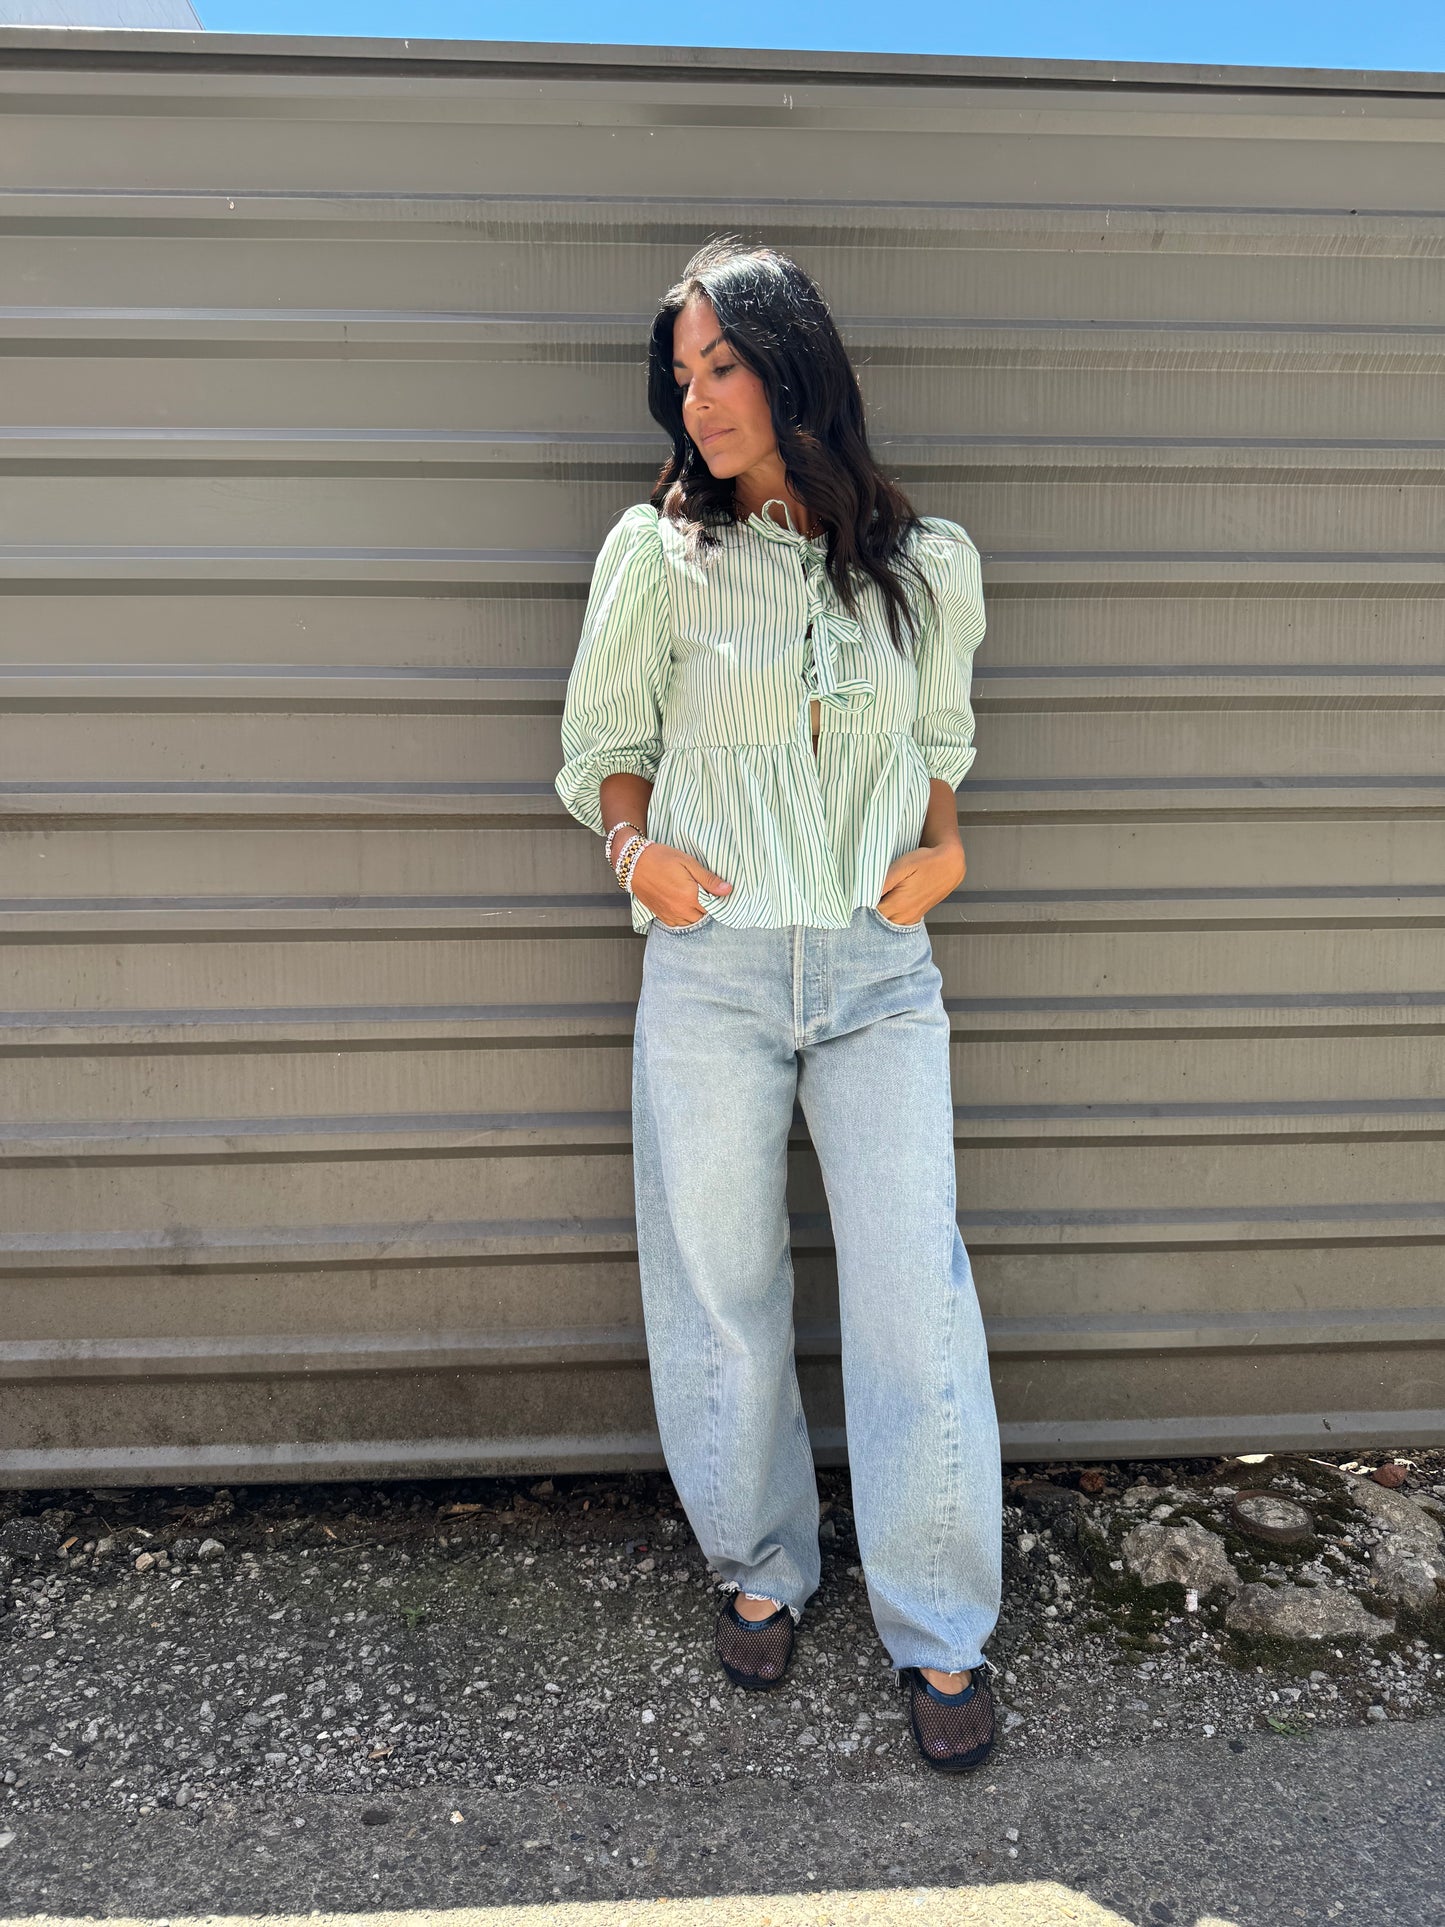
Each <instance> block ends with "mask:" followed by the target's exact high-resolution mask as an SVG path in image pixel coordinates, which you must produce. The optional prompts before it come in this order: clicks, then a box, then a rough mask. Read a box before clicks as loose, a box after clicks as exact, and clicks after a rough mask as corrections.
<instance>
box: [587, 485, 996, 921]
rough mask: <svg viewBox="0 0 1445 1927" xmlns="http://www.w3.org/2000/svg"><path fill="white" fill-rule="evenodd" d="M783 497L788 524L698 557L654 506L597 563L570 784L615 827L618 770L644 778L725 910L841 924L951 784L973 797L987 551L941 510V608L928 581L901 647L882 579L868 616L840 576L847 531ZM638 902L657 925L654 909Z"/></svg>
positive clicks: (932, 552) (713, 910)
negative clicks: (836, 547) (836, 553)
mask: <svg viewBox="0 0 1445 1927" xmlns="http://www.w3.org/2000/svg"><path fill="white" fill-rule="evenodd" d="M769 506H771V504H767V503H765V504H764V509H765V510H766V509H767V508H768V507H769ZM777 506H778V507H780V508H782V509H783V512H784V514H785V516H787V525H786V527H785V526H783V525H782V524H780V523H778V522H775V521H773V519H772V518H771V516H769V515H767V514H766V513H761V514H759V513H755V514H752V515H750V516H748V517H747V518H746V520H745V521H739V522H737V523H735V524H732V525H729V526H726V527H724V528H723V529H722V530H721V531H719V533H720V536H721V542H720V546H719V547H718V548H716V549H714V550H712V551H711V552H710V553H709V554H708V555H707V556H706V557H705V558H701V559H698V560H694V561H689V560H688V559H687V556H686V554H685V552H684V549H683V539H682V535H681V532H680V531H679V530H678V529H677V528H676V527H675V526H674V524H673V523H672V522H670V521H669V520H668V519H667V517H666V516H660V515H659V514H658V512H657V510H656V509H654V508H653V507H652V506H651V504H650V503H647V502H639V503H636V504H634V506H633V507H631V508H629V509H627V510H625V511H624V512H623V514H622V516H621V517H620V519H619V520H618V521H617V522H616V523H615V524H614V525H613V527H612V529H611V530H610V531H609V533H608V535H607V537H606V540H605V541H604V542H603V544H602V548H601V550H600V551H599V553H598V557H597V562H596V566H595V568H594V570H593V575H592V586H591V590H590V592H589V594H588V599H587V607H586V612H585V614H584V616H583V620H582V633H581V637H580V639H579V641H578V645H577V655H576V659H575V661H574V662H573V665H572V670H571V673H570V675H569V676H568V679H567V693H566V699H565V702H564V704H563V711H562V755H563V759H564V760H563V767H562V768H561V770H560V771H559V772H558V774H557V777H556V779H555V782H556V790H557V794H558V795H559V796H560V797H561V799H562V801H563V803H565V804H566V806H567V808H568V810H569V811H570V812H571V813H572V815H573V816H575V817H576V818H577V820H578V821H579V822H580V823H584V824H586V825H587V827H588V828H589V829H592V830H595V831H596V832H597V834H598V835H599V836H601V835H604V834H605V833H606V827H607V826H606V825H605V824H604V823H603V821H602V810H601V797H600V794H599V786H600V784H601V781H602V778H603V777H604V776H609V775H611V774H613V773H614V772H615V771H618V770H631V771H633V772H634V773H635V774H636V775H639V776H644V777H646V778H648V780H649V781H650V782H651V783H652V784H653V790H652V794H651V799H650V801H649V804H648V809H647V823H646V826H645V827H646V830H647V834H648V835H649V836H650V837H652V838H653V840H654V841H656V842H660V843H670V844H671V845H672V846H673V847H674V848H675V849H679V850H686V851H687V852H688V853H689V855H692V856H695V857H698V858H699V859H700V860H701V861H702V862H704V863H705V864H707V866H708V868H709V869H711V870H714V871H716V873H717V874H718V875H719V876H720V877H725V878H726V879H727V880H728V881H729V882H730V883H731V884H732V886H733V887H732V889H731V890H730V891H728V892H727V893H726V894H725V895H715V894H714V893H713V892H712V891H710V890H706V889H704V888H702V886H701V885H699V888H698V900H699V902H700V903H701V904H702V905H703V907H704V909H705V910H706V911H707V912H709V913H710V914H711V915H712V916H714V917H715V918H716V919H717V921H718V922H719V923H731V924H740V925H741V924H760V925H769V926H779V925H790V924H797V923H804V924H820V925H825V926H827V927H829V928H833V929H842V928H846V926H847V924H848V923H849V921H850V919H851V917H852V915H853V912H854V911H855V910H856V909H858V908H859V906H861V905H863V904H872V905H876V904H877V902H878V898H879V896H880V895H881V894H882V888H883V878H884V876H885V874H886V872H887V869H888V866H889V864H890V863H891V862H892V861H893V859H894V857H896V856H899V855H901V854H902V853H903V852H904V851H906V850H914V849H917V848H918V841H919V837H920V836H921V835H922V832H923V820H924V814H925V812H926V810H927V807H928V786H929V783H930V781H931V780H933V779H934V778H937V779H939V780H941V781H942V782H945V783H947V784H949V785H950V787H952V788H955V789H956V788H957V787H958V785H959V783H960V782H961V781H962V780H963V776H964V773H965V772H966V771H967V769H968V767H969V765H970V764H971V763H972V762H973V758H974V753H975V752H974V745H973V710H972V707H971V705H970V702H969V691H970V684H971V679H972V663H973V653H974V650H975V649H976V648H977V647H978V644H979V642H980V640H981V639H982V636H983V631H984V609H983V589H982V581H981V572H980V567H979V556H978V550H977V548H976V547H975V546H974V544H973V541H972V539H971V538H970V537H969V536H968V534H967V533H966V532H965V531H964V530H963V529H962V528H960V527H959V525H958V524H957V523H956V522H948V521H945V520H944V519H943V518H942V517H941V516H924V517H922V518H920V523H919V526H918V528H917V529H915V531H914V535H913V541H914V544H915V547H914V550H913V553H914V555H915V557H916V559H917V561H918V563H919V566H920V568H921V569H922V570H923V572H924V573H925V574H926V576H927V578H928V581H929V584H930V586H931V587H932V589H933V591H934V593H935V595H936V597H937V599H938V607H937V613H936V614H935V613H933V612H932V611H930V609H929V608H928V605H927V603H926V602H925V601H923V599H922V598H921V596H920V595H919V592H918V590H917V588H916V586H915V585H912V584H910V585H909V593H910V595H911V596H913V597H915V598H916V599H917V600H918V601H919V602H921V603H922V608H921V618H922V622H923V627H922V630H921V633H920V636H919V640H918V642H917V645H916V647H915V649H914V650H913V652H912V654H909V653H905V652H900V651H899V650H898V649H897V648H895V646H894V644H893V642H892V640H891V638H890V636H889V634H888V625H887V616H886V613H885V604H884V600H883V595H882V592H881V590H880V589H879V587H878V585H877V583H876V582H874V581H873V579H872V578H871V577H862V578H861V588H860V590H859V597H860V600H859V619H858V620H856V621H855V620H854V619H853V618H852V617H850V616H849V615H848V614H847V613H846V612H845V611H844V609H843V608H842V606H841V604H840V603H839V601H838V598H837V594H836V591H835V590H834V588H833V585H832V583H831V582H830V581H829V579H828V575H827V570H826V568H825V566H824V563H825V556H826V550H827V540H826V537H824V536H822V535H818V536H805V535H803V534H801V533H800V532H799V531H798V530H797V529H796V528H795V526H794V524H793V520H792V517H791V515H788V513H787V508H786V505H785V504H783V503H781V502H779V503H778V504H777ZM904 642H905V651H906V649H907V637H906V636H905V638H904ZM814 697H816V698H818V700H819V711H818V715H819V735H818V743H817V748H816V750H815V749H814V746H813V733H812V727H811V722H810V712H811V702H812V699H813V698H814ZM631 901H632V927H633V929H634V930H636V931H639V932H641V931H645V930H646V928H647V926H648V924H649V923H651V922H652V921H653V913H652V911H650V910H649V909H648V908H647V907H646V905H645V904H643V903H642V902H641V901H640V900H639V899H638V898H637V897H636V896H634V897H632V899H631Z"/></svg>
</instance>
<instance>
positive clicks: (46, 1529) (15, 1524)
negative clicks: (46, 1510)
mask: <svg viewBox="0 0 1445 1927" xmlns="http://www.w3.org/2000/svg"><path fill="white" fill-rule="evenodd" d="M59 1544H60V1534H59V1532H58V1531H57V1530H56V1528H55V1527H54V1526H52V1525H46V1523H45V1522H44V1520H42V1519H26V1518H20V1519H7V1520H6V1521H5V1523H4V1525H3V1526H0V1552H13V1553H15V1554H17V1555H18V1556H19V1557H21V1558H29V1559H38V1558H40V1557H41V1556H42V1555H43V1554H45V1553H47V1552H54V1551H55V1549H56V1547H57V1546H58V1545H59Z"/></svg>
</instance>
